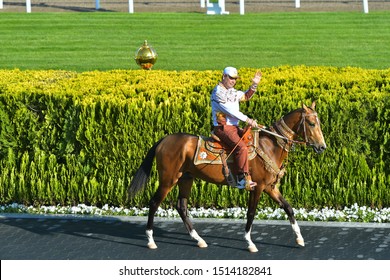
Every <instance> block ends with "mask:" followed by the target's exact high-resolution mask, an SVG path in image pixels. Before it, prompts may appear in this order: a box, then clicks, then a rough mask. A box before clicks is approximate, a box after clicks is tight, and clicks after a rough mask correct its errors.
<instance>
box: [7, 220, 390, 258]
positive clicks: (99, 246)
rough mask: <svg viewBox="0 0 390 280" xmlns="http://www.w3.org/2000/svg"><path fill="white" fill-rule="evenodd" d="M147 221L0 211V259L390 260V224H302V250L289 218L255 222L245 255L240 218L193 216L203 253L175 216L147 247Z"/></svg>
mask: <svg viewBox="0 0 390 280" xmlns="http://www.w3.org/2000/svg"><path fill="white" fill-rule="evenodd" d="M145 224H146V218H145V217H141V218H139V217H103V218H102V217H85V216H84V217H75V216H54V215H51V216H45V215H27V214H17V215H16V214H2V215H1V214H0V259H2V260H67V259H70V260H110V259H112V260H153V259H165V260H175V259H179V260H244V259H248V260H256V259H259V260H261V259H263V260H328V259H335V260H369V259H375V260H390V225H389V224H364V223H328V222H300V226H301V232H302V235H303V237H304V238H305V242H306V246H305V247H304V248H300V247H298V246H297V245H295V238H294V234H293V232H292V229H291V227H290V225H289V223H288V222H287V221H255V224H254V229H253V234H252V240H253V241H254V242H255V243H256V245H257V247H258V249H259V252H258V253H249V252H248V251H247V250H246V243H245V241H244V240H243V233H244V225H245V221H243V220H239V221H235V220H215V219H194V224H195V226H196V229H197V231H198V233H199V235H201V236H202V237H203V238H204V239H205V241H206V242H207V243H208V244H209V247H208V248H205V249H200V248H198V247H197V246H196V242H195V241H193V240H191V238H190V237H189V235H188V234H187V232H186V231H185V228H184V226H183V224H182V223H181V221H180V220H178V219H162V218H156V223H155V241H156V243H157V245H158V246H159V248H158V249H157V250H150V249H148V248H146V237H145Z"/></svg>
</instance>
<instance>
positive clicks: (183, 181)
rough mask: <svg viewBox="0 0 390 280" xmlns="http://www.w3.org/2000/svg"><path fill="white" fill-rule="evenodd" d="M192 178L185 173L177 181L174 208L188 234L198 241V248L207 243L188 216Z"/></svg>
mask: <svg viewBox="0 0 390 280" xmlns="http://www.w3.org/2000/svg"><path fill="white" fill-rule="evenodd" d="M193 181H194V178H193V177H192V176H191V175H190V174H188V173H186V174H184V175H183V176H182V177H181V178H180V179H179V181H178V185H179V198H178V200H177V205H176V210H177V212H178V213H179V215H180V217H181V219H182V220H183V223H184V225H185V227H186V229H187V231H188V233H189V234H190V236H191V237H192V238H193V239H195V240H196V241H198V246H199V247H200V248H206V247H207V243H206V242H205V241H204V240H203V239H202V238H201V237H200V236H199V235H198V233H197V232H196V230H195V228H194V226H193V224H192V222H191V220H190V218H189V217H188V198H189V197H190V194H191V187H192V183H193Z"/></svg>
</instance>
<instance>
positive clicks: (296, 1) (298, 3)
mask: <svg viewBox="0 0 390 280" xmlns="http://www.w3.org/2000/svg"><path fill="white" fill-rule="evenodd" d="M300 7H301V0H295V8H300Z"/></svg>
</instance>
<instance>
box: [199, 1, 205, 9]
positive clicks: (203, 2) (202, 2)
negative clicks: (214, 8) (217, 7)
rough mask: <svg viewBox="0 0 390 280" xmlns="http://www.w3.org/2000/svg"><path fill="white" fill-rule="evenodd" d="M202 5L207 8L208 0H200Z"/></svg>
mask: <svg viewBox="0 0 390 280" xmlns="http://www.w3.org/2000/svg"><path fill="white" fill-rule="evenodd" d="M200 7H201V8H206V0H200Z"/></svg>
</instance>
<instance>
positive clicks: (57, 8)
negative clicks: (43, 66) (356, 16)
mask: <svg viewBox="0 0 390 280" xmlns="http://www.w3.org/2000/svg"><path fill="white" fill-rule="evenodd" d="M3 3H4V4H3V9H1V10H0V13H1V12H26V1H25V0H14V1H4V2H3ZM225 5H226V11H229V12H230V13H232V14H233V13H239V12H240V5H239V0H226V4H225ZM31 10H32V12H95V11H96V9H95V1H93V0H89V1H81V0H70V1H64V0H51V1H47V0H46V1H43V0H38V1H35V0H31ZM380 10H390V1H389V0H376V1H370V0H369V11H380ZM99 11H102V12H104V11H111V12H128V11H129V6H128V1H127V0H122V1H109V0H100V9H99ZM285 11H289V12H294V11H296V12H305V11H318V12H323V11H329V12H336V11H357V12H360V11H362V12H363V4H362V0H349V1H348V0H347V1H345V0H322V1H320V0H301V7H300V8H295V1H294V0H246V1H245V13H260V12H285ZM134 12H135V13H142V12H195V13H206V8H201V7H200V0H184V1H183V0H149V1H145V0H134Z"/></svg>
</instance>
